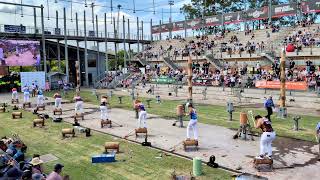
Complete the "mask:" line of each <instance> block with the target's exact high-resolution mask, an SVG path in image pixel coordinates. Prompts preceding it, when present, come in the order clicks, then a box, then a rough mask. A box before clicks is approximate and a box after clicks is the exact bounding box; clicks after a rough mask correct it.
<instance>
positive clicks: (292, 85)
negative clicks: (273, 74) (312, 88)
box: [256, 81, 308, 91]
mask: <svg viewBox="0 0 320 180" xmlns="http://www.w3.org/2000/svg"><path fill="white" fill-rule="evenodd" d="M256 88H264V89H280V81H257V82H256ZM286 89H288V90H304V91H305V90H307V89H308V85H307V83H306V82H304V81H301V82H286Z"/></svg>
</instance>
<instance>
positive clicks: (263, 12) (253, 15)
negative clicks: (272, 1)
mask: <svg viewBox="0 0 320 180" xmlns="http://www.w3.org/2000/svg"><path fill="white" fill-rule="evenodd" d="M268 9H269V8H268V7H267V6H266V7H262V8H260V9H249V10H248V11H246V12H244V13H243V19H246V20H249V21H250V20H260V19H267V18H268V14H269V13H268V12H269V11H268Z"/></svg>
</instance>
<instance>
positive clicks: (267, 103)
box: [264, 99, 274, 108]
mask: <svg viewBox="0 0 320 180" xmlns="http://www.w3.org/2000/svg"><path fill="white" fill-rule="evenodd" d="M264 107H265V108H270V107H274V104H273V100H272V99H267V100H265V101H264Z"/></svg>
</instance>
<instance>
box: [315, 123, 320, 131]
mask: <svg viewBox="0 0 320 180" xmlns="http://www.w3.org/2000/svg"><path fill="white" fill-rule="evenodd" d="M316 130H317V131H318V133H320V122H318V124H317V127H316Z"/></svg>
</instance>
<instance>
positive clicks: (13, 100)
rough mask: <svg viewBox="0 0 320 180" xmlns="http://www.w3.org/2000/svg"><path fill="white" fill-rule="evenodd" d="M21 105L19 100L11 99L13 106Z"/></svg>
mask: <svg viewBox="0 0 320 180" xmlns="http://www.w3.org/2000/svg"><path fill="white" fill-rule="evenodd" d="M15 103H17V104H18V103H19V99H11V104H15Z"/></svg>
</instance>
